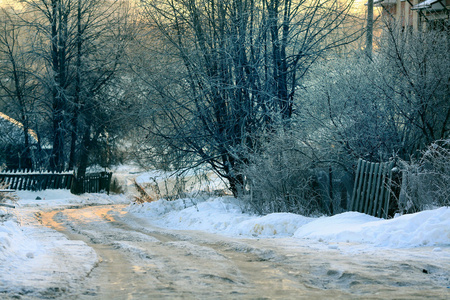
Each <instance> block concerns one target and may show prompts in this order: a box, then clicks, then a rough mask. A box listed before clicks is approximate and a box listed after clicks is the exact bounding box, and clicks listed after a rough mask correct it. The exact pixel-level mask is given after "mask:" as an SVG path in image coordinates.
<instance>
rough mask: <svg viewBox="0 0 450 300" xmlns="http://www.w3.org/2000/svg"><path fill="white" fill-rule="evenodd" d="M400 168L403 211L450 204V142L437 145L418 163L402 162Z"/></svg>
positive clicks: (442, 141) (433, 145) (429, 148)
mask: <svg viewBox="0 0 450 300" xmlns="http://www.w3.org/2000/svg"><path fill="white" fill-rule="evenodd" d="M401 167H402V171H403V182H402V192H401V194H400V199H399V204H400V208H401V209H402V210H403V211H404V212H411V213H412V212H416V211H422V210H425V209H430V208H433V207H436V206H437V207H440V206H449V205H450V139H446V140H439V141H436V142H434V143H433V144H431V145H430V146H429V147H428V148H427V149H426V150H425V151H423V152H422V158H421V159H420V160H419V161H412V162H410V163H407V162H405V161H401Z"/></svg>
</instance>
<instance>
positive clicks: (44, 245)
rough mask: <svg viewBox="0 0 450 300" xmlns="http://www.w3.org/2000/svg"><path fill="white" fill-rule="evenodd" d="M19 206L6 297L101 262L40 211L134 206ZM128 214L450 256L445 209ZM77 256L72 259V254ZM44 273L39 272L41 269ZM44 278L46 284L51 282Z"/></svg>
mask: <svg viewBox="0 0 450 300" xmlns="http://www.w3.org/2000/svg"><path fill="white" fill-rule="evenodd" d="M17 195H18V197H19V200H18V202H17V204H16V206H17V207H16V208H15V209H11V208H4V207H2V208H1V210H0V294H1V293H2V292H4V291H10V289H11V287H15V286H16V287H20V289H21V291H19V292H21V294H26V291H27V287H29V288H30V289H31V287H33V288H34V289H36V286H38V287H41V288H42V290H43V291H44V292H43V293H45V291H48V289H51V287H52V282H56V281H57V282H67V283H68V284H70V282H71V281H72V280H74V279H76V278H81V277H83V276H86V275H87V274H88V273H89V272H90V270H91V269H92V268H94V267H95V265H96V264H97V263H98V257H97V255H96V253H95V251H93V249H92V248H90V247H89V246H88V245H87V244H85V243H84V242H81V241H71V240H68V239H67V238H66V237H65V236H64V235H63V234H61V233H58V232H56V231H54V230H51V229H48V228H44V227H42V226H40V225H39V223H38V222H37V221H36V218H34V215H33V214H34V213H35V212H36V211H38V210H51V209H63V208H70V207H80V206H88V205H102V204H103V205H104V204H118V203H121V204H129V203H130V200H129V198H128V197H127V196H125V195H111V196H108V195H105V194H85V195H81V196H75V195H72V194H70V192H69V191H65V190H48V191H43V192H25V191H24V192H18V193H17ZM127 211H128V212H129V213H131V214H133V215H134V216H137V217H140V218H144V219H146V220H147V221H149V222H150V223H151V224H153V225H155V226H159V227H163V228H170V229H183V230H202V231H208V232H212V233H218V234H222V235H227V236H232V237H238V238H239V237H242V238H258V239H261V238H289V239H292V243H296V242H298V243H299V245H300V244H302V243H303V244H304V242H305V241H310V242H311V243H314V244H322V245H324V246H323V247H327V248H328V249H341V250H342V249H346V251H351V249H356V248H358V249H361V247H363V248H364V249H365V251H366V250H373V251H376V250H377V249H380V248H383V249H386V248H387V249H389V248H396V249H399V248H420V247H423V248H426V249H428V250H427V251H431V253H435V254H436V255H438V256H439V257H440V259H446V260H449V259H450V251H449V248H450V208H449V207H442V208H437V209H434V210H428V211H423V212H419V213H416V214H411V215H403V216H397V217H396V218H394V219H390V220H383V219H378V218H374V217H371V216H368V215H365V214H361V213H357V212H346V213H342V214H339V215H335V216H332V217H319V218H310V217H305V216H301V215H295V214H290V213H274V214H270V215H266V216H257V215H249V214H245V213H242V210H241V203H240V202H239V200H237V199H234V198H232V197H213V198H209V199H199V198H193V199H191V198H186V199H179V200H175V201H165V200H159V201H155V202H151V203H145V204H131V205H130V206H129V207H128V208H127ZM68 253H70V255H67V254H68ZM38 270H39V272H38ZM44 278H45V280H44Z"/></svg>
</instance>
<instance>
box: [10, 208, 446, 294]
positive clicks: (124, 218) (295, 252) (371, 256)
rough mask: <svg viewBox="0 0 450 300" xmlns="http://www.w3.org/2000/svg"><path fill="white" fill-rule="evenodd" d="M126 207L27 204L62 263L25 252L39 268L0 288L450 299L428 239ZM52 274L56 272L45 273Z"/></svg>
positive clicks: (443, 264) (442, 263)
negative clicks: (334, 234)
mask: <svg viewBox="0 0 450 300" xmlns="http://www.w3.org/2000/svg"><path fill="white" fill-rule="evenodd" d="M128 211H129V209H126V205H103V206H88V207H75V208H70V209H59V210H50V209H47V210H40V209H39V208H36V211H35V212H34V213H33V214H30V212H31V211H30V212H29V214H28V216H31V215H34V216H36V220H38V221H39V222H40V223H41V224H42V225H43V226H45V228H42V227H36V228H35V231H36V232H38V233H37V234H48V238H47V239H45V238H44V239H42V237H39V238H37V240H41V241H42V243H44V244H45V242H44V241H46V243H51V242H52V241H54V240H55V239H56V240H58V239H59V240H60V241H61V240H62V241H63V242H61V243H59V244H57V245H58V247H56V248H55V247H53V248H52V247H50V246H51V245H49V246H48V249H52V251H53V252H52V253H51V254H52V255H53V257H54V259H55V260H59V261H55V263H56V264H60V265H59V269H58V270H57V271H55V270H53V271H52V270H51V268H50V266H47V269H46V268H45V267H44V266H40V268H41V269H40V268H39V264H38V262H39V260H38V259H39V255H40V254H39V253H30V254H29V256H30V257H29V258H28V259H30V260H33V259H34V260H36V261H37V262H36V263H37V265H36V268H35V269H34V271H30V270H27V269H24V270H23V271H24V272H29V273H30V276H31V277H33V276H35V277H36V278H35V279H34V280H35V281H34V285H33V282H26V283H24V282H17V280H16V281H15V280H11V281H10V282H9V285H8V284H7V285H8V286H9V287H10V288H9V289H7V290H4V291H3V296H5V297H11V298H13V297H17V298H21V299H36V298H38V299H39V298H59V299H161V298H164V299H181V298H183V299H448V297H449V296H450V289H449V288H448V283H449V276H450V261H449V260H447V259H444V260H443V259H442V257H448V253H447V252H448V251H447V250H448V249H447V248H445V249H443V250H441V251H440V252H433V248H431V247H420V248H407V249H389V248H385V249H384V248H380V249H376V250H373V248H367V249H365V248H358V247H359V245H355V244H350V243H339V244H333V243H326V246H324V243H323V242H322V241H313V240H307V239H293V238H290V237H286V238H264V239H257V238H248V239H247V238H237V237H233V236H224V235H219V234H213V233H208V232H205V231H198V230H174V229H163V228H159V227H156V226H155V225H153V224H151V223H150V222H149V221H151V220H146V219H144V218H140V217H138V216H137V215H136V214H133V213H130V212H128ZM29 222H31V221H30V220H29ZM42 225H41V226H42ZM48 228H52V229H54V230H56V231H54V230H51V229H48ZM64 236H66V237H67V239H65V237H64ZM53 246H54V245H53ZM64 247H66V248H65V249H64ZM36 249H42V248H41V247H36ZM55 249H59V250H55ZM349 249H353V250H352V251H350V250H349ZM354 249H359V250H358V251H355V250H354ZM44 250H45V249H44ZM44 250H42V252H43V253H44V252H45V251H44ZM62 250H65V251H62ZM91 250H93V251H91ZM55 251H56V252H57V251H59V253H55ZM46 253H47V254H46V255H48V252H46ZM25 256H26V254H25ZM31 256H32V257H31ZM42 261H44V262H48V261H49V260H48V259H44V260H42ZM26 265H28V266H29V263H27V264H26ZM74 268H82V270H79V269H78V270H74V271H73V274H78V275H77V276H70V270H73V269H74ZM55 272H59V274H56V273H55ZM55 274H56V275H55ZM80 274H84V275H85V276H81V275H80ZM46 276H47V277H46ZM50 277H51V278H53V279H52V280H50V281H48V278H50ZM45 278H47V279H45ZM58 278H59V280H58ZM39 281H40V282H39ZM43 281H45V282H47V283H46V284H43ZM2 284H5V279H3V278H2ZM11 285H18V286H19V287H16V288H11ZM25 286H26V287H27V288H28V290H27V289H24V287H25ZM20 287H22V289H21V288H20Z"/></svg>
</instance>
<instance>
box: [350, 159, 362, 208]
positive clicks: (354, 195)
mask: <svg viewBox="0 0 450 300" xmlns="http://www.w3.org/2000/svg"><path fill="white" fill-rule="evenodd" d="M361 165H362V159H361V158H360V159H358V166H357V168H356V173H355V182H354V184H353V192H352V203H351V205H350V210H351V211H354V210H356V206H357V202H356V194H357V189H358V185H359V182H360V176H359V174H360V172H361Z"/></svg>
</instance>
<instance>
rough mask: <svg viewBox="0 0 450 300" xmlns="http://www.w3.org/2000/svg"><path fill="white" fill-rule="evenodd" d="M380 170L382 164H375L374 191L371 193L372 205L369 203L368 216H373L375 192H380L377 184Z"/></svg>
mask: <svg viewBox="0 0 450 300" xmlns="http://www.w3.org/2000/svg"><path fill="white" fill-rule="evenodd" d="M379 170H380V164H379V163H377V164H375V167H374V170H373V178H372V183H371V185H372V189H371V191H370V203H369V207H368V208H367V212H366V213H367V214H369V215H372V210H373V205H374V202H375V192H376V191H377V190H378V183H377V178H378V173H379Z"/></svg>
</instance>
